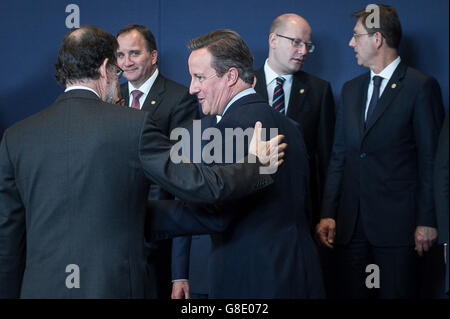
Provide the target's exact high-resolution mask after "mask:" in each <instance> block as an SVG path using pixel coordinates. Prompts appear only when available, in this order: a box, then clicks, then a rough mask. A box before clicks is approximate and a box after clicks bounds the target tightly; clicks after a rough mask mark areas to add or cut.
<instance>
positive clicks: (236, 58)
mask: <svg viewBox="0 0 450 319" xmlns="http://www.w3.org/2000/svg"><path fill="white" fill-rule="evenodd" d="M188 48H189V49H191V50H198V49H202V48H206V49H207V50H208V51H209V52H210V53H211V55H212V57H213V59H212V62H211V66H212V67H213V68H214V70H215V71H216V73H217V75H218V76H219V77H221V76H222V75H224V74H225V73H226V72H227V71H228V70H229V69H230V68H232V67H235V68H236V69H237V70H238V72H239V78H240V79H241V80H243V81H244V82H245V83H248V84H253V80H254V76H255V74H254V71H253V55H252V53H251V52H250V49H249V48H248V47H247V45H246V44H245V42H244V40H242V38H241V36H240V35H239V34H238V33H237V32H235V31H233V30H229V29H221V30H216V31H212V32H209V33H207V34H205V35H202V36H201V37H198V38H196V39H193V40H191V41H189V43H188Z"/></svg>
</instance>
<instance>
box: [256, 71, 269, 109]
mask: <svg viewBox="0 0 450 319" xmlns="http://www.w3.org/2000/svg"><path fill="white" fill-rule="evenodd" d="M255 75H256V78H257V79H258V80H257V81H256V85H255V91H256V92H257V93H258V94H259V95H261V96H262V97H263V98H264V99H265V100H266V101H269V95H268V94H267V84H266V74H265V73H264V67H262V68H261V69H259V70H258V71H256V72H255Z"/></svg>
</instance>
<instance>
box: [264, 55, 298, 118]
mask: <svg viewBox="0 0 450 319" xmlns="http://www.w3.org/2000/svg"><path fill="white" fill-rule="evenodd" d="M267 60H268V59H266V62H265V63H264V74H265V76H266V87H267V95H268V97H269V105H270V106H272V103H273V92H274V91H275V86H276V85H277V80H276V79H277V77H279V76H282V77H283V78H285V79H286V81H284V83H283V91H284V112H285V113H284V114H287V109H288V106H289V98H290V97H291V88H292V80H293V78H294V76H293V75H292V74H284V75H279V74H277V73H275V71H274V70H272V68H271V67H270V65H269V64H268V63H267Z"/></svg>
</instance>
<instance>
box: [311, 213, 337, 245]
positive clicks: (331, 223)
mask: <svg viewBox="0 0 450 319" xmlns="http://www.w3.org/2000/svg"><path fill="white" fill-rule="evenodd" d="M335 236H336V221H335V220H334V219H333V218H322V219H321V220H320V223H319V224H318V225H317V226H316V239H317V240H318V241H319V244H322V245H325V246H327V247H328V248H333V244H334V237H335Z"/></svg>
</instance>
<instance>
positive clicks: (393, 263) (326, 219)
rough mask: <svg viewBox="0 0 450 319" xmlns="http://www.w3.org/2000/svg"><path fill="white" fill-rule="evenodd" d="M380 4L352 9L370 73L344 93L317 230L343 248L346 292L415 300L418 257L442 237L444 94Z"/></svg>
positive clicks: (392, 13) (360, 56)
mask: <svg viewBox="0 0 450 319" xmlns="http://www.w3.org/2000/svg"><path fill="white" fill-rule="evenodd" d="M377 8H378V10H377V11H375V13H373V10H367V11H366V10H365V9H363V10H360V11H358V12H356V13H354V14H353V16H354V17H355V18H357V23H356V26H355V28H354V29H353V36H352V38H351V40H350V43H349V45H350V46H351V47H352V48H353V49H354V50H355V52H356V58H357V61H358V64H359V65H361V66H365V67H368V68H370V72H367V73H365V74H363V75H361V76H358V77H356V78H355V79H353V80H351V81H349V82H347V83H345V84H344V87H343V89H342V94H341V103H342V104H341V106H340V108H339V109H338V113H337V120H336V131H335V137H334V144H333V151H332V156H331V160H330V166H329V168H328V173H327V180H326V185H325V190H324V200H323V205H322V212H321V217H322V219H321V221H320V224H319V226H318V228H317V234H318V236H319V238H320V240H321V242H322V243H323V244H324V245H326V246H328V247H333V246H334V245H335V244H336V245H337V246H338V248H339V250H338V251H339V259H340V275H339V278H340V279H342V284H341V285H340V287H341V288H342V291H341V296H342V297H344V298H367V297H369V296H370V295H372V294H374V295H377V296H378V297H381V298H415V297H417V279H418V278H417V274H416V272H415V270H416V262H417V260H416V258H417V254H418V255H419V256H423V255H424V253H425V252H426V251H428V250H429V248H430V247H431V245H433V242H434V241H435V240H436V237H437V231H436V216H435V212H434V203H433V192H432V184H433V181H432V179H433V159H434V152H435V150H436V145H437V139H438V134H439V128H440V126H441V122H442V117H443V105H442V96H441V91H440V87H439V84H438V83H437V81H436V80H435V79H434V78H432V77H430V76H428V75H426V74H423V73H421V72H419V71H417V70H415V69H413V68H411V67H408V66H407V65H406V64H405V63H404V62H402V61H401V59H400V57H399V56H398V51H397V50H398V46H399V43H400V39H401V25H400V21H399V19H398V15H397V12H396V10H395V8H393V7H391V6H385V5H377ZM372 14H376V15H377V18H379V20H378V19H375V22H373V20H374V19H373V16H372ZM377 21H378V22H377ZM369 265H370V267H367V266H369Z"/></svg>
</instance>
